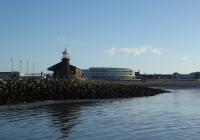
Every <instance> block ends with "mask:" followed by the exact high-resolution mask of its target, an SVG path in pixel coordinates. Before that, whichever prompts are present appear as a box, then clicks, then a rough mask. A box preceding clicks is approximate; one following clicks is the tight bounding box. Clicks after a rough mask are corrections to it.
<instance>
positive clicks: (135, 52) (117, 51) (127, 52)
mask: <svg viewBox="0 0 200 140" xmlns="http://www.w3.org/2000/svg"><path fill="white" fill-rule="evenodd" d="M161 50H162V48H153V47H138V48H115V47H113V48H110V49H107V50H105V52H106V53H107V54H108V55H110V56H114V55H124V56H131V55H132V56H140V55H143V54H145V53H151V54H156V55H160V54H161Z"/></svg>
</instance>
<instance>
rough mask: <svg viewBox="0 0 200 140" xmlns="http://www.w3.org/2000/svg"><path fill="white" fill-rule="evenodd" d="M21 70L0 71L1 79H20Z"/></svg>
mask: <svg viewBox="0 0 200 140" xmlns="http://www.w3.org/2000/svg"><path fill="white" fill-rule="evenodd" d="M19 78H20V72H17V71H14V72H0V79H19Z"/></svg>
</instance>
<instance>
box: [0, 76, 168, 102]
mask: <svg viewBox="0 0 200 140" xmlns="http://www.w3.org/2000/svg"><path fill="white" fill-rule="evenodd" d="M164 92H166V91H164V90H159V89H152V88H147V87H140V86H134V85H120V84H113V83H110V82H106V81H94V80H47V79H45V80H4V81H3V80H1V81H0V105H4V104H18V103H26V102H35V101H45V100H71V99H73V100H74V99H111V98H131V97H143V96H153V95H157V94H160V93H164Z"/></svg>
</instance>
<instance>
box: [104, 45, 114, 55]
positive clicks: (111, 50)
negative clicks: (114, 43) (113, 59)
mask: <svg viewBox="0 0 200 140" xmlns="http://www.w3.org/2000/svg"><path fill="white" fill-rule="evenodd" d="M105 52H106V53H107V54H109V55H110V56H114V55H115V54H116V53H117V49H116V48H114V47H113V48H111V49H108V50H106V51H105Z"/></svg>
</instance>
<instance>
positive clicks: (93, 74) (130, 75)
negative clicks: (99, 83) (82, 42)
mask: <svg viewBox="0 0 200 140" xmlns="http://www.w3.org/2000/svg"><path fill="white" fill-rule="evenodd" d="M82 74H83V77H85V78H88V79H100V80H133V79H134V78H135V72H134V71H133V70H132V69H130V68H109V67H92V68H89V69H84V70H82Z"/></svg>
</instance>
